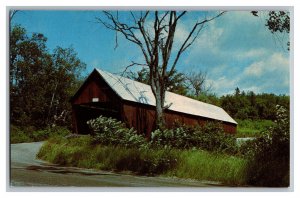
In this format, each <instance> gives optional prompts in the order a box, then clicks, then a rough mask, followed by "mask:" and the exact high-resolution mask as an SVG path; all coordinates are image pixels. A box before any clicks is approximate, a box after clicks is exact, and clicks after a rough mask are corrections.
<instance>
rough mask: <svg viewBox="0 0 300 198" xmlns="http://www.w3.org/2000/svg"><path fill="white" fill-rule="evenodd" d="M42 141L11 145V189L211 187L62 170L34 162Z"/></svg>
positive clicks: (137, 177)
mask: <svg viewBox="0 0 300 198" xmlns="http://www.w3.org/2000/svg"><path fill="white" fill-rule="evenodd" d="M42 144H43V142H33V143H21V144H11V147H10V149H11V161H10V188H18V187H26V186H31V187H32V186H35V187H212V186H215V185H213V184H212V183H211V182H210V183H207V182H200V181H195V180H184V179H178V178H166V177H146V176H136V175H130V174H118V173H113V172H108V171H99V170H92V169H82V168H75V167H61V166H57V165H54V164H50V163H47V162H45V161H41V160H38V159H36V154H37V152H38V150H39V149H40V147H41V146H42Z"/></svg>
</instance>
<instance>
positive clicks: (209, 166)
mask: <svg viewBox="0 0 300 198" xmlns="http://www.w3.org/2000/svg"><path fill="white" fill-rule="evenodd" d="M38 157H39V158H41V159H43V160H46V161H49V162H52V163H56V164H60V165H64V166H76V167H83V168H95V169H102V170H113V171H131V172H133V173H135V174H143V175H165V176H176V177H180V178H191V179H197V180H211V181H219V182H222V183H224V184H227V185H243V184H244V182H245V167H246V161H245V160H243V159H241V158H237V157H233V156H227V155H224V154H223V155H221V154H215V153H209V152H206V151H201V150H178V149H149V148H148V149H137V148H124V147H117V146H101V145H96V144H95V145H93V143H92V140H91V138H90V137H89V136H85V137H77V138H71V139H65V138H63V139H62V138H51V139H49V141H47V142H46V143H45V144H44V145H43V147H42V148H41V150H40V152H39V153H38Z"/></svg>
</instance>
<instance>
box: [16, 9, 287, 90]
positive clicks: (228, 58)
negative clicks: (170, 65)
mask: <svg viewBox="0 0 300 198" xmlns="http://www.w3.org/2000/svg"><path fill="white" fill-rule="evenodd" d="M214 14H216V12H215V11H205V12H203V11H191V12H188V13H187V14H186V15H185V16H184V17H183V18H182V19H181V21H180V22H179V23H178V26H177V29H176V33H175V43H174V50H175V51H176V50H177V49H178V48H179V46H180V43H182V42H183V41H184V39H185V38H186V36H187V35H188V33H189V31H190V30H191V28H192V26H193V24H194V23H195V22H196V21H197V20H201V19H203V17H204V16H207V17H210V16H213V15H214ZM266 16H267V12H263V11H261V12H260V16H259V17H255V16H253V15H252V14H251V13H250V11H228V12H227V13H225V14H224V15H223V16H221V17H219V18H217V19H215V20H213V21H211V22H209V23H207V25H206V26H205V27H204V28H203V30H202V31H201V32H200V34H199V36H198V38H197V40H195V42H194V43H193V45H192V46H191V47H190V48H189V49H188V50H187V51H185V53H184V54H183V55H182V57H181V58H180V60H179V62H178V64H177V70H178V71H179V72H199V71H202V72H206V73H207V82H208V83H209V84H211V85H212V92H213V93H216V94H217V95H218V96H221V95H224V94H231V93H233V92H234V89H235V88H236V87H239V89H240V90H244V91H246V92H247V91H254V92H255V93H275V94H287V95H289V93H290V92H289V89H290V77H289V76H290V67H291V66H290V52H289V51H288V50H287V49H286V48H287V46H286V43H287V41H288V39H289V35H287V34H275V35H274V34H272V33H271V32H270V31H269V30H268V28H267V27H266V26H265V18H266ZM96 17H101V18H102V19H105V17H104V16H103V13H102V12H101V11H95V10H94V11H91V10H85V11H84V10H82V11H70V10H69V11H50V10H41V11H38V10H34V11H33V10H26V11H21V12H18V13H17V14H16V15H15V16H14V18H13V20H12V24H13V25H14V24H20V25H21V26H23V27H24V28H25V29H26V30H27V32H28V33H29V34H32V33H42V34H44V35H45V36H46V37H47V38H48V40H47V46H48V49H49V51H50V52H51V51H52V50H53V49H55V47H56V46H61V47H70V46H72V47H73V48H74V49H75V51H77V53H78V57H79V58H80V59H81V60H82V61H83V62H85V63H86V64H87V69H86V71H85V72H84V74H83V75H87V74H89V73H90V72H91V71H92V70H93V69H94V68H95V67H97V68H100V69H102V70H106V71H108V72H112V73H118V72H122V71H123V70H124V69H125V67H126V66H128V65H129V64H131V62H132V61H134V62H139V63H142V62H143V61H144V59H143V55H142V53H141V52H140V50H139V49H138V48H137V46H136V45H134V44H132V43H130V42H129V41H127V40H126V39H124V38H123V37H122V35H118V47H117V48H116V49H115V32H113V31H111V30H108V29H107V28H105V27H104V26H103V25H101V24H99V23H97V20H96ZM119 18H120V20H122V21H124V22H126V23H128V22H130V19H131V15H130V14H129V13H128V12H124V11H123V12H121V13H120V14H119ZM138 69H140V67H137V68H133V70H135V71H136V70H138Z"/></svg>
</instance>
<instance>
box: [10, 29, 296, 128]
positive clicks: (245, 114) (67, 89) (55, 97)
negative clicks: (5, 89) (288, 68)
mask: <svg viewBox="0 0 300 198" xmlns="http://www.w3.org/2000/svg"><path fill="white" fill-rule="evenodd" d="M9 52H10V53H9V72H10V73H9V85H10V92H9V93H10V122H11V124H13V125H16V126H24V127H28V126H33V127H35V128H45V127H47V126H52V125H60V126H67V127H71V105H70V103H69V99H70V98H71V97H72V96H73V94H74V93H75V92H76V91H77V89H78V88H79V86H80V85H81V83H82V82H83V76H82V73H83V72H84V71H85V68H86V64H85V63H83V62H82V61H81V60H80V59H79V57H78V55H77V53H76V51H75V49H74V48H72V47H68V48H62V47H59V46H57V47H56V48H55V49H54V50H53V51H50V50H49V49H48V48H47V38H46V37H45V36H44V35H43V34H41V33H31V34H29V33H28V32H27V31H26V29H25V28H24V27H21V26H20V25H16V26H13V27H12V28H11V29H10V51H9ZM147 72H148V71H147V70H145V69H142V70H140V71H139V72H137V73H126V76H127V77H129V78H131V79H134V80H137V81H140V82H143V83H148V81H149V77H148V73H147ZM166 81H167V83H166V84H167V87H168V91H172V92H174V93H178V94H181V95H185V96H187V97H191V98H194V99H196V100H199V101H203V102H207V103H210V104H214V105H217V106H220V107H222V108H224V110H225V111H226V112H228V113H229V114H230V115H231V116H232V117H233V118H235V119H268V120H274V119H275V117H276V116H275V115H276V105H281V106H283V107H285V108H286V109H289V100H290V98H289V96H286V95H275V94H269V93H259V94H256V93H254V92H252V91H249V92H245V91H240V90H239V88H236V89H235V90H233V93H232V94H228V95H224V96H221V97H218V96H216V94H213V93H212V90H211V86H210V85H207V84H206V73H205V72H200V71H199V72H196V73H195V72H193V73H180V72H177V71H175V72H174V73H172V74H170V78H169V79H166Z"/></svg>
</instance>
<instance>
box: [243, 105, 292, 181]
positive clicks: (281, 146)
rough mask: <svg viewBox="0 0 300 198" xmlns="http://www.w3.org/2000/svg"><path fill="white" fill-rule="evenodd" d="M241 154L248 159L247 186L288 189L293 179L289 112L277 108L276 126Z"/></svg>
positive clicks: (252, 142) (251, 143)
mask: <svg viewBox="0 0 300 198" xmlns="http://www.w3.org/2000/svg"><path fill="white" fill-rule="evenodd" d="M240 152H241V153H243V155H244V156H245V157H246V158H248V159H249V165H248V174H247V183H249V184H250V185H255V186H268V187H278V186H280V187H287V186H289V178H290V122H289V112H288V111H287V110H286V109H285V108H283V107H281V106H277V113H276V120H275V125H274V126H272V127H270V129H269V130H268V131H266V132H264V133H263V135H262V136H261V137H259V138H257V139H255V140H253V141H249V142H248V143H246V144H244V145H242V147H241V149H240Z"/></svg>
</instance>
